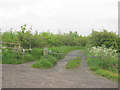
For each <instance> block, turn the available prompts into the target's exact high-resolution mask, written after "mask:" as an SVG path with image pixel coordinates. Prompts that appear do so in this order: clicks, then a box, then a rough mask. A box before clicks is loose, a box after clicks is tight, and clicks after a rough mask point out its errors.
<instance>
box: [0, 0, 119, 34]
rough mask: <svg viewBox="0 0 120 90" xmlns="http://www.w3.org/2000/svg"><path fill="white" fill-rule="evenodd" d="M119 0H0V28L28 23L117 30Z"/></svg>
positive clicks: (46, 27)
mask: <svg viewBox="0 0 120 90" xmlns="http://www.w3.org/2000/svg"><path fill="white" fill-rule="evenodd" d="M118 1H119V0H0V28H1V29H2V32H3V31H7V30H9V29H10V28H13V29H14V30H20V26H21V25H23V24H27V25H28V27H30V26H31V25H32V28H33V31H32V32H34V31H36V30H37V31H39V32H42V31H48V30H49V31H50V32H54V33H57V32H58V31H61V32H62V33H64V32H65V33H66V32H69V31H78V33H79V34H81V35H88V34H90V33H91V31H92V29H95V30H98V31H101V30H102V29H107V30H109V31H113V32H117V31H118Z"/></svg>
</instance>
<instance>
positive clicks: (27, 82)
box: [2, 50, 118, 88]
mask: <svg viewBox="0 0 120 90" xmlns="http://www.w3.org/2000/svg"><path fill="white" fill-rule="evenodd" d="M69 54H72V55H80V57H81V65H80V67H79V68H76V69H65V64H66V63H67V60H70V56H69ZM69 54H68V55H66V56H65V58H64V59H62V60H60V61H59V62H58V63H57V65H56V66H55V67H53V68H50V69H35V68H32V67H31V65H32V64H33V63H34V62H29V63H25V64H18V65H8V64H3V65H2V87H3V88H117V87H118V83H117V82H113V81H111V80H108V79H106V78H103V77H99V76H96V75H94V74H93V73H92V72H91V71H90V70H89V69H88V66H87V61H86V57H85V54H84V52H83V51H82V50H74V51H72V52H70V53H69ZM71 57H72V58H73V56H71Z"/></svg>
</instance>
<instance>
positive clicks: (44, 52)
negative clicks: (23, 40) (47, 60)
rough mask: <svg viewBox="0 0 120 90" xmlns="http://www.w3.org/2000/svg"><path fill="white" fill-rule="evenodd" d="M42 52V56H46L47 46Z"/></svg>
mask: <svg viewBox="0 0 120 90" xmlns="http://www.w3.org/2000/svg"><path fill="white" fill-rule="evenodd" d="M43 54H44V56H48V48H47V47H46V48H44V51H43Z"/></svg>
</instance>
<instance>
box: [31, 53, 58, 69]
mask: <svg viewBox="0 0 120 90" xmlns="http://www.w3.org/2000/svg"><path fill="white" fill-rule="evenodd" d="M56 62H57V59H56V58H55V57H53V56H51V55H49V56H42V57H41V59H40V60H39V61H37V62H36V63H35V64H33V65H32V67H34V68H50V67H53V66H54V65H55V64H56Z"/></svg>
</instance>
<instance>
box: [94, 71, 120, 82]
mask: <svg viewBox="0 0 120 90" xmlns="http://www.w3.org/2000/svg"><path fill="white" fill-rule="evenodd" d="M95 74H97V75H99V76H103V77H106V78H107V79H112V80H113V81H118V79H120V75H118V73H114V72H111V71H107V70H103V69H100V70H97V71H95Z"/></svg>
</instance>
